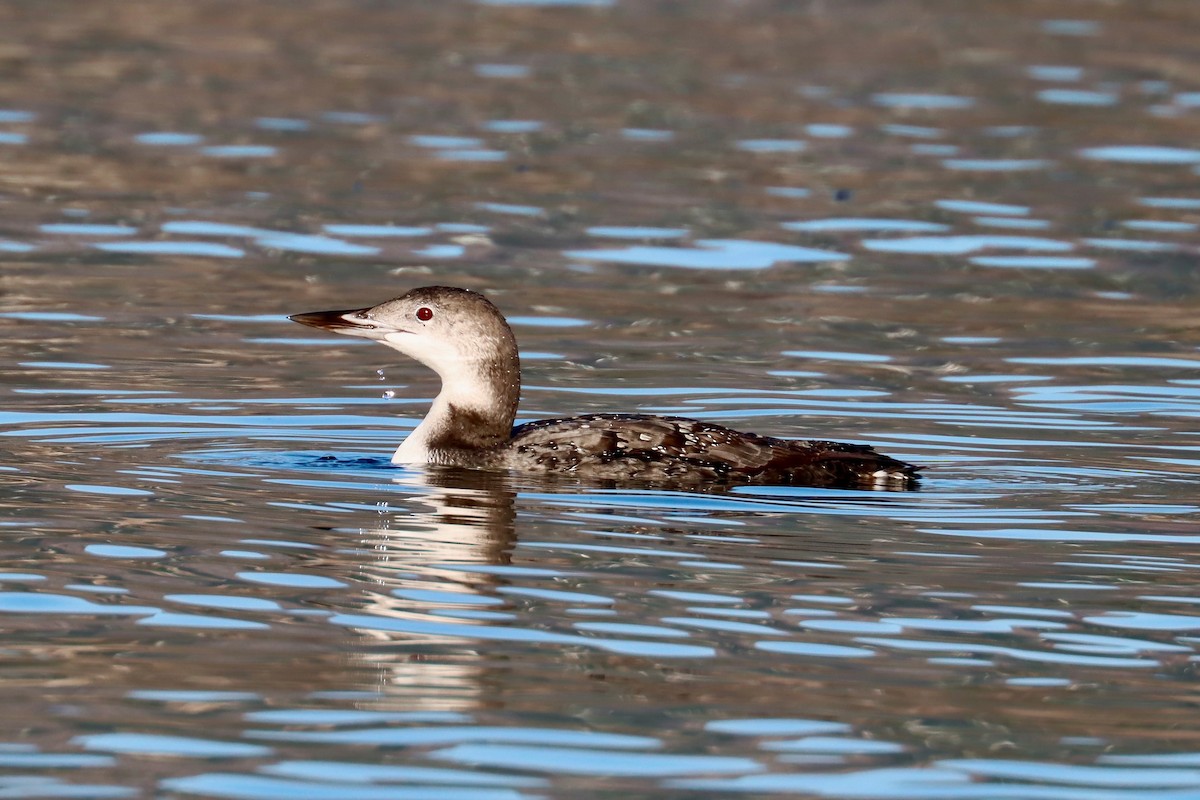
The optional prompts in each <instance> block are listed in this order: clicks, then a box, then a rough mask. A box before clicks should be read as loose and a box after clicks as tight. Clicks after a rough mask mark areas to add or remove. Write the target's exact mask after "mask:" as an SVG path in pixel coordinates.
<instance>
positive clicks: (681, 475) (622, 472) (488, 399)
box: [289, 286, 919, 489]
mask: <svg viewBox="0 0 1200 800" xmlns="http://www.w3.org/2000/svg"><path fill="white" fill-rule="evenodd" d="M289 319H291V320H294V321H295V322H299V323H301V324H302V325H309V326H312V327H314V328H321V329H323V330H327V331H333V332H334V333H343V334H346V335H349V336H361V337H363V338H366V339H373V340H375V341H377V342H381V343H383V344H386V345H387V346H389V347H391V348H393V349H395V350H399V351H400V352H401V353H404V354H405V355H407V356H409V357H411V358H414V359H416V360H417V361H419V362H421V363H422V364H424V365H425V366H427V367H429V368H431V369H432V370H433V371H434V372H436V373H437V374H438V375H439V376H440V377H441V379H442V390H441V392H439V393H438V396H437V397H436V398H435V399H434V401H433V405H432V407H431V408H430V409H429V413H428V414H426V416H425V419H423V420H422V421H421V424H419V425H418V426H417V427H416V429H414V430H413V432H412V433H410V434H409V435H408V438H406V439H405V440H404V441H403V442H402V443H401V445H400V447H399V448H398V449H397V450H396V453H395V455H393V456H392V462H393V463H396V464H436V465H446V466H456V467H468V468H479V469H492V470H496V469H501V470H503V469H510V470H518V471H521V472H534V473H543V474H549V475H558V474H565V475H575V476H578V477H579V478H582V479H590V480H597V481H618V482H619V481H632V482H643V481H648V482H655V483H673V484H690V485H695V484H710V483H736V482H741V483H773V484H799V485H805V486H837V487H855V488H866V489H912V488H915V486H916V482H917V480H918V477H919V476H918V475H917V470H918V469H919V468H918V467H914V466H912V465H911V464H906V463H904V462H903V461H898V460H896V459H894V458H890V457H889V456H885V455H883V454H881V453H876V452H875V450H873V449H872V448H871V447H868V446H866V445H858V444H842V443H839V442H824V441H793V440H788V439H776V438H773V437H769V436H759V435H757V434H753V433H742V432H740V431H735V430H732V429H730V428H725V427H722V426H720V425H713V424H711V423H707V422H701V421H699V420H694V419H684V418H681V417H658V416H649V415H643V414H588V415H586V416H580V417H571V418H568V419H548V420H540V421H537V422H527V423H525V424H524V425H519V426H517V427H515V428H514V427H513V420H514V419H515V418H516V415H517V402H518V400H519V398H520V393H521V363H520V358H519V356H518V355H517V341H516V338H515V337H514V336H513V332H512V329H511V328H510V327H509V326H508V322H507V321H506V320H505V319H504V315H503V314H501V313H500V310H499V309H498V308H496V306H494V305H493V304H492V303H491V301H489V300H488V299H487V298H486V297H484V296H483V295H481V294H479V293H478V292H473V291H470V290H467V289H457V288H454V287H450V286H426V287H422V288H419V289H413V290H412V291H410V292H408V293H407V294H405V295H403V296H401V297H397V298H396V299H394V300H388V301H387V302H385V303H380V304H379V305H377V306H372V307H371V308H362V309H355V310H349V311H315V312H312V313H308V314H295V315H293V316H291V317H289Z"/></svg>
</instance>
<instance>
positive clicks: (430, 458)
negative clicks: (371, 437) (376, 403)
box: [392, 361, 519, 464]
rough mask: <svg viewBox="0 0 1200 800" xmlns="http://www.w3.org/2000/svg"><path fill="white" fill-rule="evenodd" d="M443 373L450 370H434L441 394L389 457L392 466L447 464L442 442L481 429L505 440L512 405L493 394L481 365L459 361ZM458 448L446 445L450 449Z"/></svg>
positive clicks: (463, 439)
mask: <svg viewBox="0 0 1200 800" xmlns="http://www.w3.org/2000/svg"><path fill="white" fill-rule="evenodd" d="M447 372H451V371H450V370H445V371H442V370H439V371H438V374H439V375H440V376H441V378H442V388H441V391H440V392H438V395H437V397H435V398H434V400H433V404H432V405H431V406H430V407H429V411H428V412H427V413H426V414H425V418H424V419H422V420H421V422H420V424H419V425H417V427H416V428H414V429H413V431H412V433H410V434H409V435H408V436H407V437H405V439H404V441H403V442H401V443H400V446H399V447H398V448H396V452H395V453H393V454H392V463H393V464H431V463H433V464H437V463H447V461H448V459H447V453H446V452H445V450H446V449H447V445H446V444H444V443H445V442H452V443H458V442H468V441H470V439H471V438H472V436H474V435H478V434H479V433H480V430H481V429H486V428H491V429H494V430H500V431H503V434H504V437H505V438H507V433H508V430H509V429H511V427H512V414H513V411H514V410H515V403H513V404H512V405H511V407H510V402H509V399H508V398H507V397H505V396H501V395H499V394H497V391H496V382H495V381H494V380H489V379H488V378H487V377H486V376H485V375H486V373H485V372H484V369H483V365H481V364H478V363H475V362H461V361H460V362H457V363H456V364H455V365H454V369H453V371H452V374H446V373H447ZM518 380H519V379H518ZM481 422H482V423H486V424H481ZM461 447H462V445H461V444H459V445H457V446H456V445H454V444H451V445H449V448H450V449H461Z"/></svg>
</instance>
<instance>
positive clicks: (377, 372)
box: [375, 369, 386, 380]
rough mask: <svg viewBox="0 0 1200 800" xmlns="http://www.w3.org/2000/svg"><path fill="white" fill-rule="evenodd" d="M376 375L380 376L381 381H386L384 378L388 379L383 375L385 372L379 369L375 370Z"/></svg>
mask: <svg viewBox="0 0 1200 800" xmlns="http://www.w3.org/2000/svg"><path fill="white" fill-rule="evenodd" d="M375 374H376V375H378V376H379V380H384V378H385V377H386V376H385V375H384V374H383V370H381V369H377V370H375Z"/></svg>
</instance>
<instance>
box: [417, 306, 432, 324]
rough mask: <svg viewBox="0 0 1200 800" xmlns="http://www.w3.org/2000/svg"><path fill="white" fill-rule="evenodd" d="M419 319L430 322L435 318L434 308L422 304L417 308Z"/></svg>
mask: <svg viewBox="0 0 1200 800" xmlns="http://www.w3.org/2000/svg"><path fill="white" fill-rule="evenodd" d="M417 319H419V320H421V322H429V320H431V319H433V309H432V308H429V307H428V306H421V307H420V308H418V309H417Z"/></svg>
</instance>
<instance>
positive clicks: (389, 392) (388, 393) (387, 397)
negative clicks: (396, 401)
mask: <svg viewBox="0 0 1200 800" xmlns="http://www.w3.org/2000/svg"><path fill="white" fill-rule="evenodd" d="M381 396H382V397H383V399H384V400H391V399H392V398H393V397H395V396H396V392H395V391H393V390H392V389H388V390H387V391H386V392H384V393H383V394H382V395H381Z"/></svg>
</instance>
